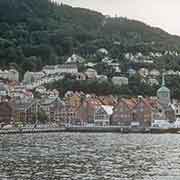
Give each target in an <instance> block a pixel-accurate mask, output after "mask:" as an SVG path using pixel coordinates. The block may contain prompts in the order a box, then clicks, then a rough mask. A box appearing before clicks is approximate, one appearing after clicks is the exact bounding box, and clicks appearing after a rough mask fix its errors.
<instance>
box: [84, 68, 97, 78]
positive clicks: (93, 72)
mask: <svg viewBox="0 0 180 180" xmlns="http://www.w3.org/2000/svg"><path fill="white" fill-rule="evenodd" d="M85 75H86V76H87V78H88V79H96V76H97V75H98V74H97V72H96V70H94V69H92V68H89V69H87V70H86V72H85Z"/></svg>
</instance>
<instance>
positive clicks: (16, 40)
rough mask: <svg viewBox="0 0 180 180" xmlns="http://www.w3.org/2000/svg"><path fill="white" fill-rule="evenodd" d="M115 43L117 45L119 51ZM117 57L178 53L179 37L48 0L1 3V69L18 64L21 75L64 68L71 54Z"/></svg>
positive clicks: (131, 21) (21, 0)
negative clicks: (59, 65) (45, 67)
mask: <svg viewBox="0 0 180 180" xmlns="http://www.w3.org/2000/svg"><path fill="white" fill-rule="evenodd" d="M115 42H118V43H119V46H118V47H114V46H115ZM101 47H104V48H107V49H108V50H109V51H110V52H114V48H116V51H118V52H119V53H117V54H115V56H117V58H120V57H121V54H122V53H125V52H143V53H147V52H150V51H152V52H159V51H160V52H163V51H165V50H176V51H179V49H180V48H179V47H180V37H178V36H172V35H170V34H168V33H167V32H164V31H163V30H161V29H158V28H153V27H150V26H148V25H146V24H144V23H142V22H139V21H135V20H129V19H126V18H110V17H105V16H104V15H102V14H101V13H98V12H95V11H91V10H87V9H82V8H72V7H70V6H67V5H62V4H61V5H58V4H55V3H52V2H50V1H49V0H0V65H1V67H2V68H7V66H8V65H9V63H12V62H13V63H16V64H17V65H18V68H19V69H20V70H21V71H22V72H23V71H26V70H27V69H29V70H39V69H41V67H42V66H43V65H44V64H56V63H62V62H63V61H64V60H65V59H66V57H67V56H69V55H71V54H72V52H73V51H75V52H77V53H78V54H80V55H83V56H90V55H92V54H94V53H95V52H96V51H97V49H98V48H101Z"/></svg>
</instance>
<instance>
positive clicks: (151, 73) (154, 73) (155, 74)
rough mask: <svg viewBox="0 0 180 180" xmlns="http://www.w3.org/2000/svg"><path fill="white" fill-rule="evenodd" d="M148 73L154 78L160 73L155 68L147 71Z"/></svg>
mask: <svg viewBox="0 0 180 180" xmlns="http://www.w3.org/2000/svg"><path fill="white" fill-rule="evenodd" d="M149 75H150V76H152V77H154V78H156V77H158V76H160V75H161V73H160V72H159V71H158V70H157V69H152V70H151V71H150V72H149Z"/></svg>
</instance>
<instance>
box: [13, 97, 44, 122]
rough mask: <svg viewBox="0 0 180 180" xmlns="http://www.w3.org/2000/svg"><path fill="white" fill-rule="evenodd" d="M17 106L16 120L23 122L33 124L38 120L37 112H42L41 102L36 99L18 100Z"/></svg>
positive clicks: (15, 105) (15, 103)
mask: <svg viewBox="0 0 180 180" xmlns="http://www.w3.org/2000/svg"><path fill="white" fill-rule="evenodd" d="M14 107H15V118H14V119H15V122H22V123H23V124H25V123H26V124H32V123H35V121H36V120H38V117H37V113H38V112H40V111H41V110H40V104H39V103H38V102H37V101H35V100H31V101H28V102H27V101H23V100H16V101H15V102H14Z"/></svg>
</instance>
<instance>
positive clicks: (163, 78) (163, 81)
mask: <svg viewBox="0 0 180 180" xmlns="http://www.w3.org/2000/svg"><path fill="white" fill-rule="evenodd" d="M161 86H165V75H164V72H163V73H162V84H161Z"/></svg>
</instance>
